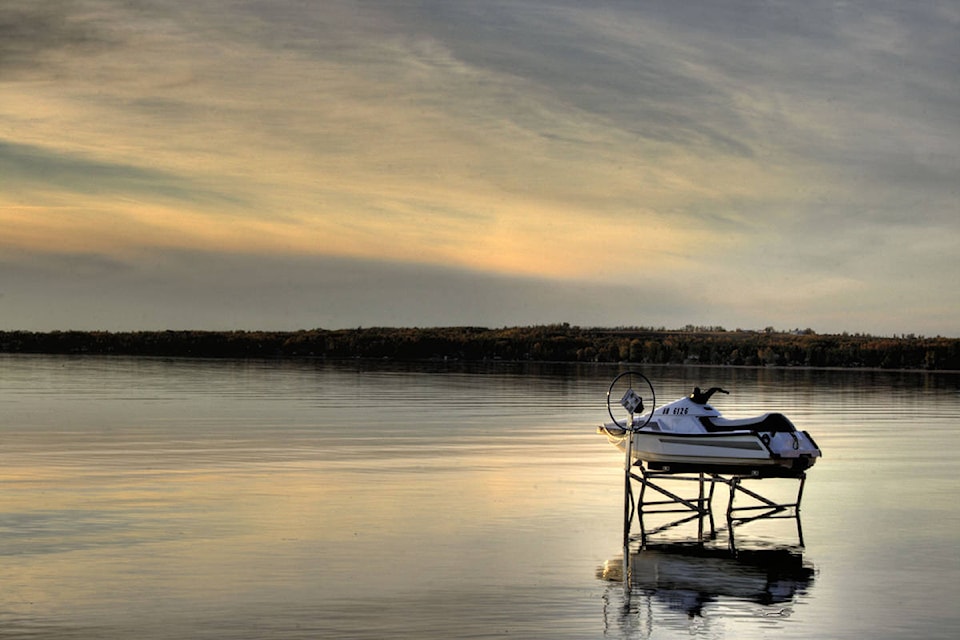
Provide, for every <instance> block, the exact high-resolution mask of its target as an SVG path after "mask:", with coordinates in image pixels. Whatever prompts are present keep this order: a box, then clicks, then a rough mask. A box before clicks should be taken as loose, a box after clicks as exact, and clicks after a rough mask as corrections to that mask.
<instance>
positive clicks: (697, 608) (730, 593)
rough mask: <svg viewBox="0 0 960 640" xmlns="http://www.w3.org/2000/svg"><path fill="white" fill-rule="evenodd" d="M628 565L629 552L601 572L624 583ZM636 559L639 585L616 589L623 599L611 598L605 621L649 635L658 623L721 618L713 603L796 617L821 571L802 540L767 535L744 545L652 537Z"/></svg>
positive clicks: (634, 581) (732, 610)
mask: <svg viewBox="0 0 960 640" xmlns="http://www.w3.org/2000/svg"><path fill="white" fill-rule="evenodd" d="M623 566H624V563H623V559H622V558H621V557H617V558H613V559H611V560H608V561H607V562H606V563H604V565H603V566H601V567H600V568H599V569H598V570H597V577H598V578H599V579H601V580H606V581H609V582H613V583H621V584H622V583H623ZM629 566H630V576H631V579H630V587H631V589H630V590H625V591H624V593H623V595H622V596H620V595H613V594H608V605H609V604H610V601H619V605H614V606H612V607H609V606H608V608H607V610H606V611H605V617H606V618H607V619H606V621H605V622H606V626H607V628H608V629H609V628H611V626H612V627H615V628H618V629H620V630H622V631H628V630H629V631H631V635H633V633H635V632H638V631H639V632H641V635H643V636H649V635H651V634H652V633H653V632H654V631H656V630H657V627H664V628H667V629H670V628H673V627H684V626H686V627H687V628H692V627H697V626H699V625H702V624H704V623H705V620H709V619H711V618H713V616H711V611H710V610H711V609H713V610H714V612H716V613H718V614H720V613H721V612H722V615H723V616H724V617H728V618H729V617H731V616H733V615H736V614H739V616H742V617H747V616H751V617H754V618H756V619H757V620H762V621H765V622H766V621H767V619H769V618H771V617H778V618H782V617H788V616H790V615H791V613H792V612H793V609H794V607H795V606H796V604H797V603H798V601H799V600H800V599H801V598H802V597H804V596H805V595H806V594H807V593H808V592H809V590H810V588H811V587H812V585H813V582H814V577H815V575H816V568H815V567H814V565H813V564H812V563H811V562H810V561H809V560H807V559H806V558H804V555H803V552H802V549H801V548H799V547H793V546H787V545H769V544H767V545H761V544H759V543H758V544H756V545H755V546H753V547H751V548H741V549H732V548H729V547H717V546H710V545H704V544H698V543H689V542H663V543H656V544H650V545H647V546H645V547H642V548H641V549H639V550H638V551H636V552H635V553H632V554H631V556H630V565H629ZM758 607H759V608H758ZM670 614H673V615H670ZM676 614H681V615H676Z"/></svg>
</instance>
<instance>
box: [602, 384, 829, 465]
mask: <svg viewBox="0 0 960 640" xmlns="http://www.w3.org/2000/svg"><path fill="white" fill-rule="evenodd" d="M624 380H626V381H627V385H628V386H627V389H626V391H625V392H624V393H623V395H622V396H621V398H620V401H619V404H620V405H621V406H622V407H623V408H624V409H625V410H626V411H627V413H628V414H629V417H628V418H627V419H625V420H618V419H617V418H616V417H615V416H614V412H613V407H612V406H611V398H615V397H616V395H617V394H614V387H615V386H616V385H618V384H620V385H621V386H622V385H623V381H624ZM635 381H636V382H637V383H638V386H637V388H634V382H635ZM717 393H722V394H728V393H729V392H728V391H727V390H725V389H721V388H720V387H712V388H710V389H708V390H706V391H701V390H700V388H699V387H695V388H694V389H693V391H692V392H691V393H690V394H689V395H688V396H686V397H683V398H678V399H677V400H674V401H672V402H669V403H667V404H665V405H663V406H661V407H656V406H655V404H656V395H655V393H654V390H653V385H652V384H651V383H650V381H649V380H648V379H647V378H646V376H644V375H643V374H641V373H638V372H633V371H628V372H625V373H622V374H620V375H619V376H617V377H616V378H615V379H614V381H613V382H612V383H611V385H610V389H609V390H608V392H607V411H608V413H609V414H610V418H611V420H613V422H609V423H604V424H602V425H601V426H599V427H598V428H597V431H598V432H599V433H601V434H603V435H605V436H606V437H607V438H608V439H609V440H610V442H611V443H613V444H614V445H616V446H617V447H618V448H619V449H620V450H621V451H626V450H627V449H628V448H629V449H630V455H631V457H632V459H633V460H635V461H637V462H639V463H642V464H644V465H646V468H647V469H649V470H651V471H663V472H669V473H715V474H730V475H741V476H747V477H761V478H763V477H781V478H784V477H785V478H798V477H801V476H802V475H803V474H804V473H805V472H806V470H807V469H809V468H810V467H812V466H813V465H814V464H815V463H816V461H817V458H819V457H821V452H820V448H819V447H818V446H817V444H816V443H815V442H814V440H813V438H812V437H811V436H810V434H809V433H807V432H806V431H801V430H799V429H797V428H796V427H795V426H794V425H793V423H792V422H791V421H790V420H789V419H788V418H787V417H786V416H785V415H783V414H782V413H764V414H762V415H759V416H755V417H750V418H739V419H729V418H724V417H723V415H721V413H720V412H719V411H718V410H717V409H716V408H714V406H713V404H711V398H712V397H713V396H714V395H715V394H717ZM644 396H646V397H647V400H648V401H649V402H650V404H651V409H650V411H646V412H645V410H644Z"/></svg>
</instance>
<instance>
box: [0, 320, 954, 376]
mask: <svg viewBox="0 0 960 640" xmlns="http://www.w3.org/2000/svg"><path fill="white" fill-rule="evenodd" d="M0 353H9V354H14V353H33V354H74V355H76V354H89V355H138V356H166V357H193V358H329V359H349V358H365V359H379V360H383V359H388V360H409V361H431V360H433V361H435V360H454V361H467V362H484V361H516V362H626V363H636V364H701V365H733V366H775V367H811V368H834V367H835V368H857V369H890V370H893V369H907V370H926V371H957V370H960V339H957V338H943V337H934V338H929V337H924V336H915V335H905V336H894V337H875V336H870V335H863V334H846V333H844V334H817V333H815V332H813V331H811V330H809V329H807V330H802V331H801V330H795V331H790V332H784V331H775V330H773V329H766V330H763V331H744V330H735V331H727V330H724V329H720V328H699V327H688V328H686V329H677V330H668V329H653V328H645V327H618V328H596V327H591V328H581V327H575V326H570V325H567V324H561V325H542V326H530V327H508V328H501V329H489V328H485V327H437V328H388V327H371V328H358V329H337V330H325V329H308V330H300V331H130V332H107V331H50V332H32V331H0Z"/></svg>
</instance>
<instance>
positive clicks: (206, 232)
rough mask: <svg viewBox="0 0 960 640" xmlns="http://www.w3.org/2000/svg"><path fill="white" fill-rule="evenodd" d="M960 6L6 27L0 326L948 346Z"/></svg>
mask: <svg viewBox="0 0 960 640" xmlns="http://www.w3.org/2000/svg"><path fill="white" fill-rule="evenodd" d="M958 33H960V3H958V2H956V0H944V1H928V0H916V1H911V2H903V1H902V0H890V1H885V0H869V1H868V0H849V1H835V2H827V1H821V0H811V1H809V2H793V1H791V0H783V1H777V0H771V1H767V2H761V1H757V2H752V1H751V2H747V1H739V0H729V1H728V0H691V1H685V2H677V1H676V0H663V1H660V0H634V1H626V0H622V1H610V2H607V1H603V0H599V1H596V2H582V1H580V0H575V1H574V0H571V1H548V0H509V1H485V0H474V1H456V0H445V1H427V0H424V1H416V0H392V1H340V0H204V1H203V2H197V1H196V0H45V1H42V2H38V1H36V0H3V1H2V2H0V329H5V330H15V329H24V330H33V331H49V330H58V329H59V330H66V329H84V330H108V331H123V330H158V329H212V330H228V329H249V330H295V329H312V328H327V329H336V328H353V327H371V326H420V327H432V326H461V325H471V326H487V327H500V326H514V325H531V324H549V323H561V322H568V323H570V324H573V325H580V326H603V327H613V326H652V327H659V326H664V327H667V328H677V327H683V326H686V325H689V324H693V325H700V326H723V327H725V328H727V329H734V328H743V329H755V328H765V327H768V326H772V327H775V328H778V329H792V328H812V329H813V330H815V331H817V332H820V333H839V332H843V331H849V332H851V333H853V332H858V333H860V332H863V333H872V334H875V335H895V334H902V333H914V334H918V335H928V336H933V335H944V336H950V337H960V38H958V37H957V34H958Z"/></svg>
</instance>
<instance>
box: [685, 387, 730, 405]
mask: <svg viewBox="0 0 960 640" xmlns="http://www.w3.org/2000/svg"><path fill="white" fill-rule="evenodd" d="M718 391H719V392H720V393H725V394H728V395H729V393H730V392H729V391H727V390H726V389H721V388H720V387H710V388H709V389H707V390H706V391H700V387H694V388H693V393H691V394H690V396H689V397H690V399H691V400H693V401H694V402H696V403H697V404H707V403H708V402H710V396H712V395H713V394H715V393H717V392H718Z"/></svg>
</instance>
